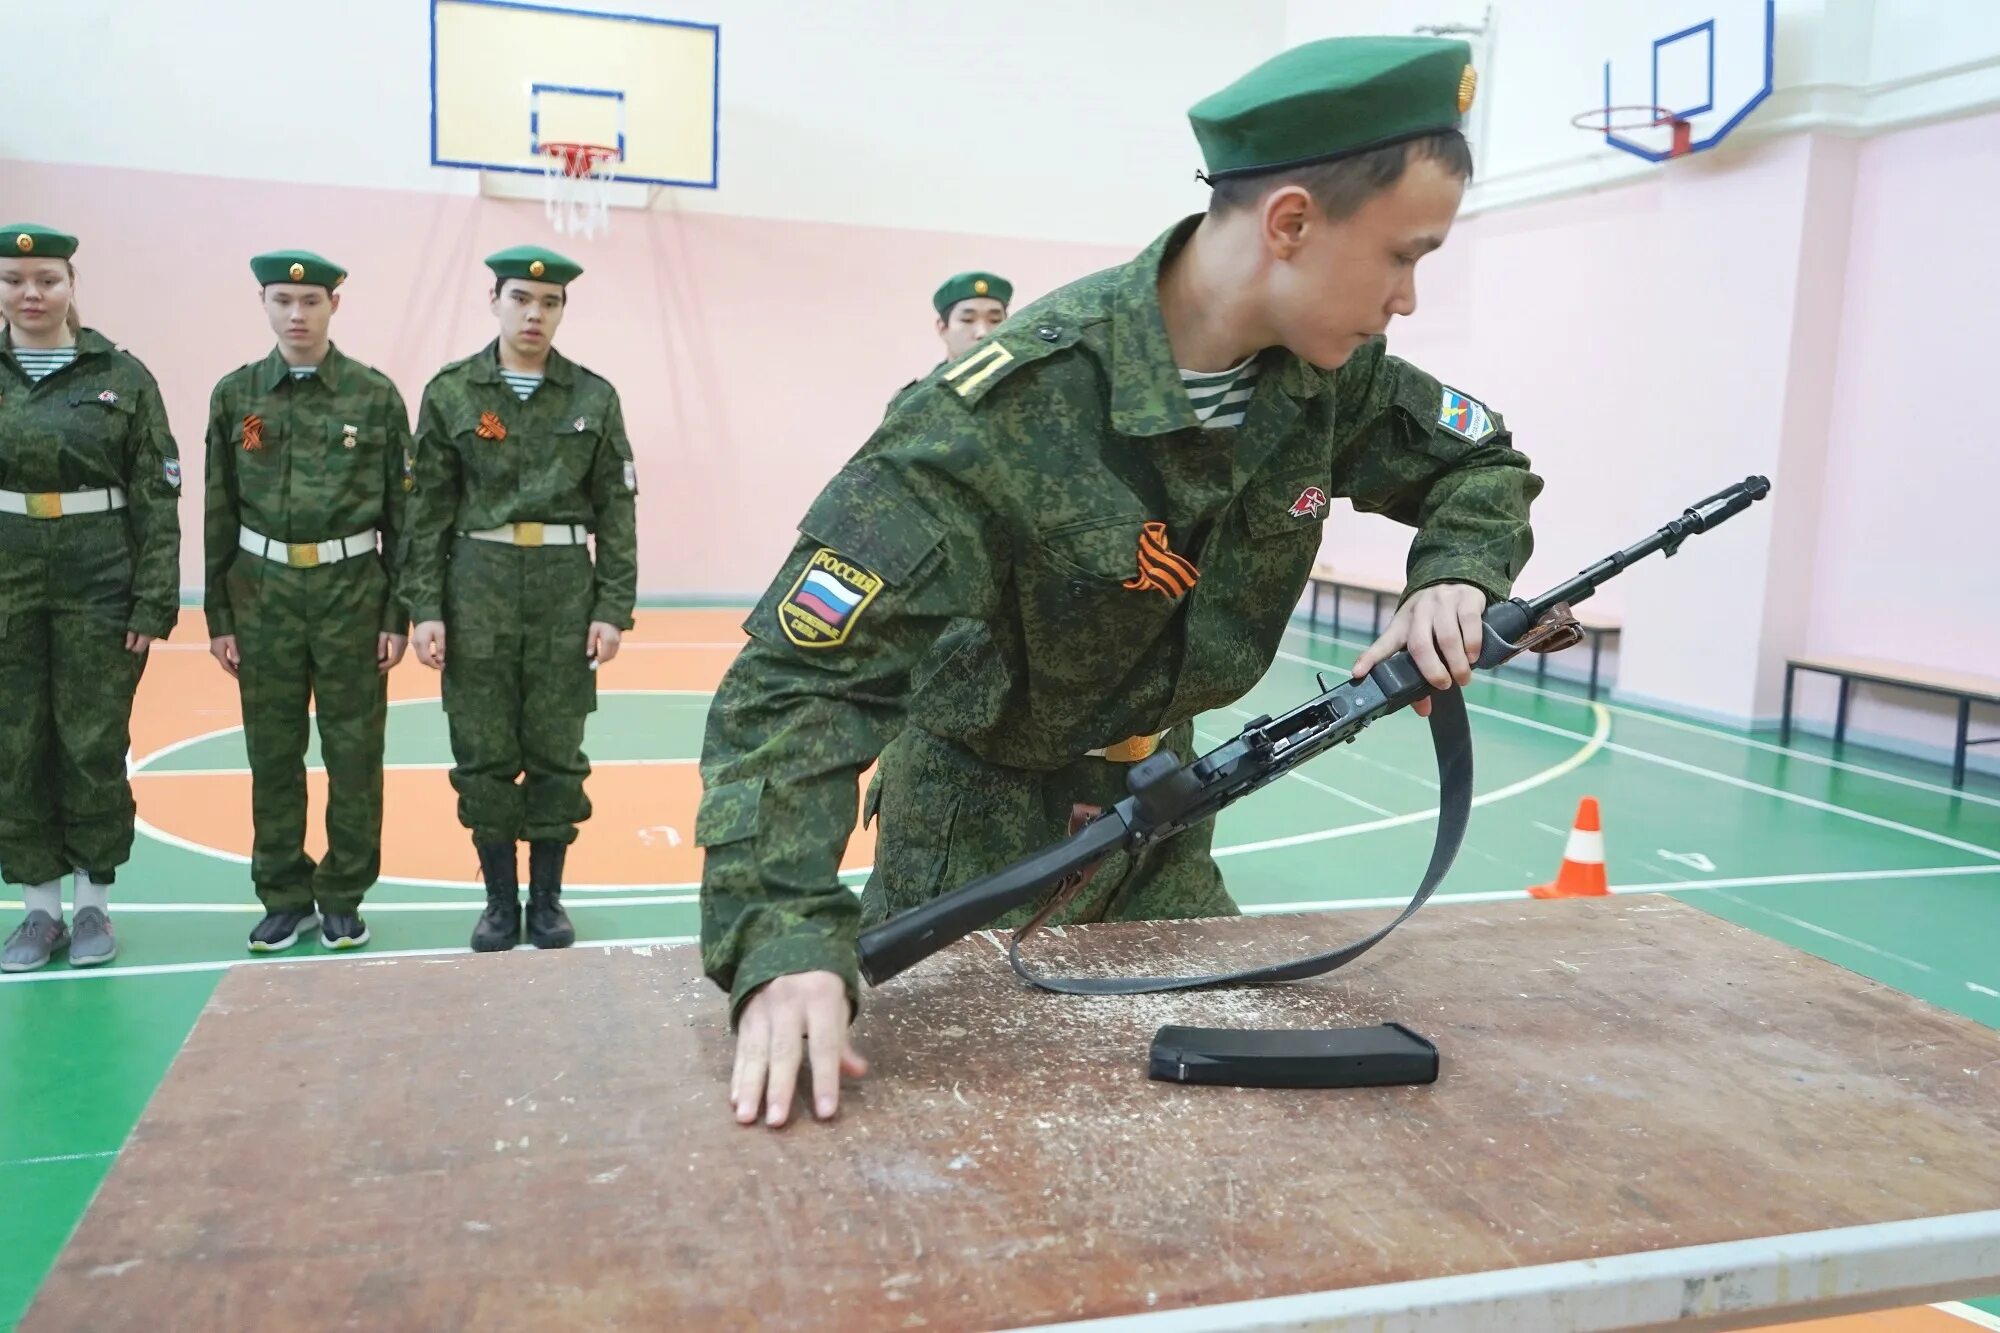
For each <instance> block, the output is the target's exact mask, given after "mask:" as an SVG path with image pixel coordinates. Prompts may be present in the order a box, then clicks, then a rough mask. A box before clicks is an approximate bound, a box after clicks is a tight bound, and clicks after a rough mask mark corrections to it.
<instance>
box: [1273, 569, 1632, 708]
mask: <svg viewBox="0 0 2000 1333" xmlns="http://www.w3.org/2000/svg"><path fill="white" fill-rule="evenodd" d="M1306 586H1307V587H1308V588H1309V589H1310V590H1311V600H1310V601H1309V602H1307V604H1306V624H1307V625H1308V626H1310V627H1315V628H1316V627H1317V626H1318V625H1319V598H1320V591H1321V589H1328V590H1331V592H1332V593H1333V619H1332V621H1331V622H1330V623H1331V624H1332V625H1333V627H1334V629H1336V630H1338V629H1339V628H1340V600H1341V596H1342V594H1343V593H1350V592H1352V593H1361V594H1364V595H1366V596H1367V597H1368V598H1369V600H1370V603H1371V607H1370V610H1371V615H1370V619H1369V628H1370V630H1371V631H1372V632H1373V633H1375V634H1377V635H1379V634H1381V632H1382V603H1383V600H1384V599H1385V598H1386V599H1387V600H1388V603H1389V605H1390V606H1391V607H1392V608H1393V607H1394V606H1395V605H1396V603H1397V602H1398V601H1399V600H1400V599H1401V598H1402V596H1403V585H1402V583H1400V582H1391V581H1389V580H1387V579H1377V578H1370V577H1368V576H1366V575H1359V574H1339V573H1336V572H1335V571H1334V570H1333V569H1332V568H1331V567H1330V566H1327V565H1318V566H1315V567H1314V569H1313V572H1312V575H1311V577H1310V578H1309V579H1308V581H1307V584H1306ZM1392 614H1393V612H1392ZM1575 615H1576V623H1577V624H1578V625H1580V626H1582V628H1583V637H1584V638H1585V639H1586V640H1588V641H1589V643H1590V697H1591V698H1593V699H1595V698H1596V697H1597V687H1598V676H1599V672H1600V670H1601V668H1602V666H1603V661H1604V641H1605V640H1606V639H1607V638H1611V637H1613V636H1615V635H1618V634H1620V633H1622V631H1623V629H1624V626H1623V625H1622V624H1621V622H1620V621H1619V620H1618V619H1617V618H1616V617H1614V616H1605V615H1597V614H1594V613H1592V612H1589V611H1581V610H1579V611H1576V612H1575ZM1548 675H1549V655H1548V654H1546V653H1537V654H1535V680H1536V682H1537V683H1541V682H1543V681H1546V680H1547V679H1548Z"/></svg>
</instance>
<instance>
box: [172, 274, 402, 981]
mask: <svg viewBox="0 0 2000 1333" xmlns="http://www.w3.org/2000/svg"><path fill="white" fill-rule="evenodd" d="M250 271H251V273H252V275H254V276H255V277H256V279H257V282H258V284H259V286H260V287H261V288H262V301H263V306H264V314H265V317H266V318H267V319H269V320H270V323H271V330H272V332H273V333H275V334H276V335H277V337H278V342H277V346H275V347H273V348H272V349H271V352H270V354H269V355H268V356H266V357H264V358H263V359H262V360H261V361H253V362H251V363H250V364H249V365H247V366H243V367H241V368H239V369H237V370H233V371H231V372H230V373H229V374H228V375H225V376H224V377H223V378H222V381H221V382H220V383H219V384H217V385H216V386H215V391H214V393H213V394H211V395H210V397H209V404H208V482H207V504H206V522H205V537H206V546H207V557H208V590H207V594H206V596H205V597H204V599H203V605H204V609H205V610H206V612H207V615H208V633H209V651H210V652H211V653H213V654H214V655H215V659H216V660H217V661H218V662H220V663H221V664H222V667H223V669H224V670H225V671H227V672H229V674H230V675H232V676H234V677H236V680H237V684H238V686H239V688H240V689H241V691H242V696H243V738H244V741H245V742H246V744H247V745H248V747H249V750H250V808H251V821H252V823H253V825H254V826H255V842H254V844H253V848H252V852H251V857H250V878H251V880H252V882H253V883H254V884H255V885H256V888H257V896H258V898H259V899H261V900H262V901H263V904H264V919H263V920H262V921H260V922H258V923H257V926H256V928H255V929H253V930H252V931H251V932H250V948H251V950H252V951H253V952H258V953H268V952H273V951H276V950H281V949H289V948H290V947H291V946H292V945H293V943H295V942H296V941H297V939H298V938H299V934H300V932H301V931H305V930H310V929H312V927H313V925H314V923H315V908H316V909H317V920H318V925H319V930H320V943H321V944H322V945H324V946H325V947H327V948H329V949H354V948H359V947H360V946H361V945H363V944H366V943H367V942H368V925H367V923H366V922H365V921H363V920H362V918H361V915H360V912H361V899H362V896H363V895H364V894H366V893H367V891H368V889H369V887H370V886H371V885H373V884H374V883H375V879H376V876H377V875H378V874H379V873H380V870H381V865H382V749H383V736H384V731H385V727H386V723H387V718H388V707H389V693H388V690H389V686H388V673H389V670H390V668H392V667H394V666H395V665H396V663H397V662H398V661H400V660H401V659H402V656H403V649H404V645H405V642H406V640H405V638H404V636H405V634H406V633H407V630H408V621H407V619H406V618H405V616H404V614H403V608H402V604H401V603H400V602H399V601H398V600H397V598H396V596H395V591H394V584H395V574H396V558H397V548H398V545H399V541H400V538H401V529H402V526H403V508H404V503H405V498H406V494H407V490H408V484H409V481H408V469H409V461H410V418H409V413H408V411H407V409H405V408H404V406H403V398H402V395H401V394H399V393H397V392H396V386H395V385H393V384H391V383H390V382H389V378H388V376H386V375H384V374H382V373H381V372H380V371H378V370H375V369H373V368H372V367H369V366H365V365H363V364H362V363H361V362H359V361H356V360H354V359H352V358H351V357H348V356H347V355H345V354H344V353H342V352H341V350H340V349H339V348H338V347H336V346H335V345H334V344H333V342H332V341H331V340H330V338H329V336H328V327H329V325H330V323H331V322H332V319H333V315H334V312H335V311H337V310H338V309H340V295H339V291H338V289H339V287H340V284H341V283H342V282H343V281H344V280H345V279H346V277H347V273H346V271H345V270H344V269H342V268H341V267H340V266H339V265H337V264H334V263H332V262H330V261H328V260H325V259H322V258H320V257H319V256H318V255H316V254H312V253H310V252H308V251H304V250H297V251H283V252H279V253H274V254H265V255H258V256H257V257H256V258H254V259H252V260H251V261H250ZM314 714H317V716H318V719H319V741H320V754H321V757H322V760H323V761H324V763H325V766H326V788H327V791H326V843H327V849H326V858H325V859H324V860H323V861H320V862H319V863H318V864H317V865H315V864H314V862H313V859H312V857H310V856H308V855H307V854H306V843H305V839H306V769H305V758H306V743H307V740H308V727H309V726H310V723H311V718H312V716H313V715H314Z"/></svg>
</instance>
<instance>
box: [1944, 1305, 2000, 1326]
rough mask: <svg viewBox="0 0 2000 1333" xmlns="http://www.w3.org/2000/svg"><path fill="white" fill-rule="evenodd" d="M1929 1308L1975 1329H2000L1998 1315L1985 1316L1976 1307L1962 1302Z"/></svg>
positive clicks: (1999, 1316) (1999, 1317)
mask: <svg viewBox="0 0 2000 1333" xmlns="http://www.w3.org/2000/svg"><path fill="white" fill-rule="evenodd" d="M1931 1308H1932V1309H1933V1310H1942V1311H1944V1312H1945V1313H1946V1314H1948V1315H1952V1316H1955V1317H1956V1318H1959V1319H1963V1320H1964V1321H1965V1322H1966V1323H1968V1324H1971V1325H1973V1326H1974V1327H1975V1328H1992V1329H2000V1315H1990V1314H1987V1313H1986V1312H1985V1311H1984V1310H1981V1309H1979V1308H1978V1307H1977V1306H1972V1305H1967V1304H1965V1302H1963V1301H1941V1302H1939V1303H1938V1304H1936V1305H1933V1306H1932V1307H1931Z"/></svg>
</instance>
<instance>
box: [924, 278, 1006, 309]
mask: <svg viewBox="0 0 2000 1333" xmlns="http://www.w3.org/2000/svg"><path fill="white" fill-rule="evenodd" d="M975 296H990V297H992V298H993V299H994V300H996V301H998V302H999V303H1000V304H1001V305H1010V304H1012V303H1013V300H1014V284H1013V283H1011V282H1009V281H1007V279H1005V278H1003V277H1001V276H1000V275H999V274H997V273H976V272H975V273H954V274H953V275H952V276H950V277H949V278H946V279H945V280H944V286H942V287H940V288H938V289H937V291H936V292H935V293H934V294H933V295H932V296H931V304H932V305H933V306H935V307H936V308H937V312H938V318H939V319H943V318H944V317H945V315H946V313H947V312H949V311H950V310H951V308H952V307H953V306H955V305H957V304H958V303H959V302H960V301H970V300H971V299H973V298H974V297H975Z"/></svg>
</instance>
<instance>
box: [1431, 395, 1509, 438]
mask: <svg viewBox="0 0 2000 1333" xmlns="http://www.w3.org/2000/svg"><path fill="white" fill-rule="evenodd" d="M1438 425H1440V426H1443V427H1444V428H1445V429H1446V430H1448V431H1450V432H1451V433H1452V434H1453V435H1456V436H1458V438H1459V439H1461V440H1466V441H1468V442H1470V443H1472V444H1478V443H1479V442H1480V441H1482V440H1484V439H1485V438H1486V437H1487V436H1489V435H1491V434H1492V433H1493V432H1494V430H1495V429H1497V428H1496V427H1495V426H1494V424H1493V417H1492V415H1491V414H1490V413H1489V412H1487V410H1486V405H1485V404H1484V403H1482V402H1480V401H1479V400H1478V399H1477V398H1473V397H1471V396H1470V395H1468V394H1462V393H1460V392H1459V391H1458V390H1456V389H1450V388H1447V389H1445V390H1444V401H1443V402H1442V403H1441V404H1440V405H1439V407H1438Z"/></svg>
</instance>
